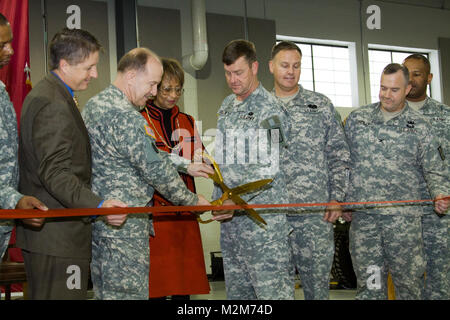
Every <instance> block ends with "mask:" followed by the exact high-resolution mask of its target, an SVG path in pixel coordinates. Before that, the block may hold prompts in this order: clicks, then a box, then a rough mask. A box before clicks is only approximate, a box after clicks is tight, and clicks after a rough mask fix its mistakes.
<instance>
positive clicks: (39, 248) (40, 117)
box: [17, 29, 126, 299]
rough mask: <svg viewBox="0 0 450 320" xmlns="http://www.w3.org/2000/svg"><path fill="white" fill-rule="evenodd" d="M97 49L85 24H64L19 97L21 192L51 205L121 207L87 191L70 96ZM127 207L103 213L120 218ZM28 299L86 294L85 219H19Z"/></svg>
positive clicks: (85, 156) (114, 220)
mask: <svg viewBox="0 0 450 320" xmlns="http://www.w3.org/2000/svg"><path fill="white" fill-rule="evenodd" d="M100 49H101V46H100V44H99V43H98V41H97V39H96V38H95V37H94V36H92V35H91V34H90V33H89V32H87V31H84V30H77V29H74V30H69V29H63V30H62V31H61V32H59V33H57V34H56V35H55V36H54V38H53V40H52V42H51V43H50V70H51V73H50V74H48V75H47V76H46V77H44V79H43V80H41V81H40V82H39V83H38V84H37V85H36V86H35V87H34V88H33V90H32V91H31V92H30V93H29V94H28V96H27V98H26V99H25V101H24V105H23V109H22V116H21V123H20V125H21V126H20V129H21V130H20V141H19V154H20V159H19V165H20V184H19V190H20V191H21V192H22V193H25V194H30V195H33V196H35V197H37V198H39V199H41V200H42V201H44V202H45V203H46V204H47V206H48V207H49V208H52V209H53V208H97V207H112V206H119V207H124V206H125V204H124V203H122V202H120V201H116V200H105V201H103V199H101V198H100V197H99V196H98V195H96V194H94V193H93V192H92V191H91V187H90V184H91V149H90V143H89V136H88V132H87V131H86V127H85V126H84V122H83V120H82V118H81V115H80V111H79V109H78V106H77V102H76V99H75V98H74V92H75V91H81V90H85V89H86V88H87V87H88V84H89V82H90V80H91V79H92V78H97V63H98V59H99V51H100ZM125 218H126V215H115V216H106V218H105V219H106V221H107V222H108V223H109V224H111V225H115V226H119V225H121V224H122V223H123V221H124V220H125ZM17 245H18V246H19V247H20V248H22V252H23V256H24V260H25V267H26V271H27V278H28V283H29V292H30V297H31V299H86V292H87V285H88V275H89V262H90V257H91V219H90V218H87V217H84V218H82V217H74V218H46V219H45V220H44V219H42V221H41V225H40V226H39V227H37V228H36V227H30V226H27V225H24V224H20V223H19V224H18V226H17Z"/></svg>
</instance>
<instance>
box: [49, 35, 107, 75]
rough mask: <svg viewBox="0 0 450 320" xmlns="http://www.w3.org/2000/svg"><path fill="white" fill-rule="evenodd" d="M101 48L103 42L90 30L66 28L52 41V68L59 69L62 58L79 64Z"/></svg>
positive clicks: (50, 63) (72, 63) (71, 63)
mask: <svg viewBox="0 0 450 320" xmlns="http://www.w3.org/2000/svg"><path fill="white" fill-rule="evenodd" d="M101 49H102V46H101V44H100V43H99V42H98V40H97V39H96V38H95V37H94V36H93V35H92V34H91V33H89V32H88V31H86V30H82V29H68V28H64V29H62V30H61V31H60V32H58V33H57V34H55V36H54V37H53V39H52V41H51V42H50V59H49V66H50V70H55V69H58V67H59V62H60V61H61V59H64V60H66V61H67V62H68V63H69V64H70V65H77V64H78V63H80V62H83V61H84V60H86V59H87V58H88V57H89V56H90V55H91V54H92V53H95V52H97V51H100V50H101Z"/></svg>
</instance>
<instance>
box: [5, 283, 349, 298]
mask: <svg viewBox="0 0 450 320" xmlns="http://www.w3.org/2000/svg"><path fill="white" fill-rule="evenodd" d="M209 285H210V288H211V292H210V293H209V294H200V295H192V296H191V299H192V300H226V298H227V297H226V293H225V282H224V281H211V282H210V283H209ZM355 294H356V290H351V289H341V290H330V300H354V298H355ZM92 298H93V292H92V291H89V292H88V299H92ZM1 299H2V300H4V299H5V295H4V294H2V297H1ZM11 299H12V300H22V299H23V294H22V292H13V293H12V294H11ZM295 299H296V300H304V295H303V290H302V288H301V286H300V283H296V289H295Z"/></svg>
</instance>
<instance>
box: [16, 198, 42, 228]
mask: <svg viewBox="0 0 450 320" xmlns="http://www.w3.org/2000/svg"><path fill="white" fill-rule="evenodd" d="M16 209H39V210H42V211H47V210H48V208H47V206H46V205H45V204H43V203H42V202H41V201H39V200H38V199H36V198H35V197H31V196H23V197H22V198H20V200H19V201H18V202H17V204H16ZM44 220H45V218H30V219H22V222H23V223H24V224H25V225H28V226H30V227H34V228H40V227H41V226H42V225H43V224H44Z"/></svg>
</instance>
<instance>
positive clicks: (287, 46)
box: [270, 40, 303, 60]
mask: <svg viewBox="0 0 450 320" xmlns="http://www.w3.org/2000/svg"><path fill="white" fill-rule="evenodd" d="M282 50H296V51H298V53H300V57H301V56H303V54H302V50H301V49H300V48H299V46H298V45H296V44H295V43H294V42H292V41H285V40H283V41H280V42H278V43H276V44H275V45H274V46H273V47H272V52H271V54H270V59H271V60H273V58H275V56H276V55H277V54H278V52H280V51H282Z"/></svg>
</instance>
